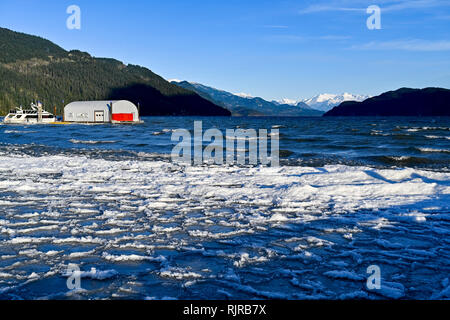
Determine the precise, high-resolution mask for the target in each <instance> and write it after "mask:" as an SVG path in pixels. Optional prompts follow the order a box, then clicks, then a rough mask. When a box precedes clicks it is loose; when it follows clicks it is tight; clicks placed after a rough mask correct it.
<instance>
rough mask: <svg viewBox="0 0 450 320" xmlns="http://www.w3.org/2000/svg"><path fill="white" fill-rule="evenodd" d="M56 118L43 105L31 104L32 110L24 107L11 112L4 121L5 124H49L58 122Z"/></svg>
mask: <svg viewBox="0 0 450 320" xmlns="http://www.w3.org/2000/svg"><path fill="white" fill-rule="evenodd" d="M56 121H57V119H56V116H55V115H53V114H52V113H50V112H48V111H45V110H44V109H43V107H42V104H41V103H40V102H39V103H38V104H34V103H32V104H31V107H30V109H23V108H22V106H20V107H19V108H16V110H11V111H10V112H9V113H8V115H7V116H6V117H5V119H4V120H3V123H5V124H40V123H42V124H48V123H54V122H56Z"/></svg>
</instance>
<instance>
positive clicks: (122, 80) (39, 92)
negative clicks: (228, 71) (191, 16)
mask: <svg viewBox="0 0 450 320" xmlns="http://www.w3.org/2000/svg"><path fill="white" fill-rule="evenodd" d="M118 99H126V100H130V101H132V102H133V103H135V104H136V105H137V104H138V103H139V104H140V107H141V115H143V116H148V115H199V116H229V115H231V113H230V112H229V111H228V110H226V109H224V108H222V107H220V106H217V105H216V104H214V103H212V102H211V101H208V100H206V99H204V98H202V97H200V96H199V95H198V94H196V93H194V92H192V91H189V90H186V89H183V88H181V87H179V86H176V85H174V84H171V83H169V82H167V81H166V80H164V79H163V78H161V77H160V76H158V75H157V74H155V73H153V72H152V71H150V70H149V69H147V68H143V67H140V66H135V65H124V64H123V63H122V62H120V61H117V60H114V59H106V58H94V57H92V56H90V55H89V54H88V53H85V52H81V51H77V50H73V51H66V50H64V49H63V48H61V47H59V46H57V45H56V44H54V43H52V42H50V41H48V40H45V39H43V38H40V37H36V36H31V35H27V34H23V33H18V32H14V31H11V30H8V29H4V28H0V115H2V114H3V115H4V114H5V113H7V112H8V110H9V109H12V108H15V107H18V106H19V105H24V106H28V105H29V104H30V103H31V102H32V101H34V100H40V101H42V102H43V103H44V105H45V106H46V108H48V109H49V111H53V107H56V108H57V113H59V114H61V112H62V109H63V107H64V104H67V103H69V102H71V101H77V100H118Z"/></svg>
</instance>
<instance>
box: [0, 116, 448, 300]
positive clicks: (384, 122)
mask: <svg viewBox="0 0 450 320" xmlns="http://www.w3.org/2000/svg"><path fill="white" fill-rule="evenodd" d="M144 120H145V123H144V124H142V125H135V126H118V125H95V126H94V125H67V126H57V125H46V126H38V125H35V126H10V125H8V126H6V125H0V213H1V215H0V299H38V298H47V299H55V298H56V299H65V298H68V299H86V298H94V299H95V298H127V299H202V298H203V299H204V298H207V299H267V298H269V299H271V298H282V299H321V298H326V299H348V298H368V299H380V298H419V299H427V298H450V283H449V276H448V275H449V274H450V272H449V271H450V250H449V249H450V240H449V239H450V238H449V235H450V118H422V119H420V118H219V117H217V118H193V117H155V118H145V119H144ZM196 120H202V121H203V129H204V130H206V129H209V128H218V129H221V130H223V132H225V129H236V128H241V129H247V128H255V129H268V130H269V132H270V130H271V129H274V128H277V129H279V130H280V155H281V159H280V161H281V166H280V167H264V166H225V165H224V166H217V165H212V164H211V165H203V166H183V165H179V164H175V163H172V162H171V160H170V152H171V151H172V148H173V146H174V144H175V143H174V142H171V134H172V131H173V130H175V129H178V128H183V129H188V130H190V131H193V127H194V121H196ZM70 264H75V265H77V266H78V267H79V268H80V270H81V288H82V289H81V290H75V291H74V290H69V289H68V287H67V285H66V281H67V279H68V277H69V276H70V275H71V274H70V273H68V266H69V265H70ZM373 265H375V266H378V267H379V268H380V271H381V278H382V280H381V288H380V289H378V290H377V289H376V290H371V289H369V288H368V287H367V286H366V280H367V278H368V277H369V276H370V274H368V273H367V268H368V267H369V266H373Z"/></svg>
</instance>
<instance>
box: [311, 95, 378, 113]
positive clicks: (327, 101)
mask: <svg viewBox="0 0 450 320" xmlns="http://www.w3.org/2000/svg"><path fill="white" fill-rule="evenodd" d="M368 98H370V97H369V96H366V95H360V94H351V93H343V94H328V93H325V94H319V95H317V96H315V97H312V98H310V99H305V100H302V102H304V103H306V104H307V105H308V106H310V107H311V108H313V109H316V110H320V111H324V112H327V111H330V110H331V109H333V108H334V107H336V106H338V105H340V104H341V103H343V102H346V101H357V102H361V101H364V100H366V99H368Z"/></svg>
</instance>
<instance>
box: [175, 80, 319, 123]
mask: <svg viewBox="0 0 450 320" xmlns="http://www.w3.org/2000/svg"><path fill="white" fill-rule="evenodd" d="M171 83H173V84H176V85H178V86H180V87H182V88H185V89H188V90H192V91H194V92H196V93H197V94H198V95H200V96H202V97H203V98H205V99H208V100H210V101H211V102H213V103H215V104H217V105H219V106H222V107H224V108H226V109H228V110H230V111H231V113H232V115H233V116H284V117H300V116H322V115H323V112H321V111H318V110H314V109H312V108H311V107H309V106H308V105H307V104H305V103H304V102H299V103H297V104H296V105H290V104H279V103H277V102H274V101H272V102H271V101H266V100H264V99H262V98H258V97H251V96H249V95H246V94H233V93H230V92H227V91H223V90H219V89H216V88H213V87H209V86H206V85H203V84H200V83H196V82H188V81H180V80H172V81H171Z"/></svg>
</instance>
